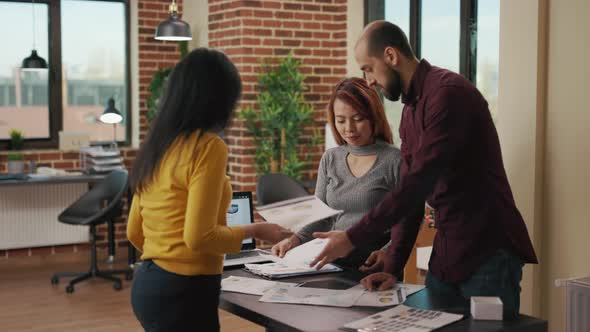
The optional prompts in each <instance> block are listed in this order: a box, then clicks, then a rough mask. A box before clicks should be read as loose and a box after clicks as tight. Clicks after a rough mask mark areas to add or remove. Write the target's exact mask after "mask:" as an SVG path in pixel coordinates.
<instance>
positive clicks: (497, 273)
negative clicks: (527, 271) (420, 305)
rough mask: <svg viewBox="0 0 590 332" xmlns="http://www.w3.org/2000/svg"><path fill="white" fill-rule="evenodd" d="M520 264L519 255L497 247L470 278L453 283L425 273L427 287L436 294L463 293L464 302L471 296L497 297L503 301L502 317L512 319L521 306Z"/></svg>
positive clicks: (521, 264) (461, 294)
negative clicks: (494, 252) (492, 254)
mask: <svg viewBox="0 0 590 332" xmlns="http://www.w3.org/2000/svg"><path fill="white" fill-rule="evenodd" d="M522 266H523V263H522V261H521V260H520V259H519V258H518V257H516V256H515V255H513V254H512V253H510V252H508V251H506V250H498V251H497V252H496V254H494V256H492V257H491V258H490V259H488V261H487V262H485V263H484V264H483V265H482V266H480V267H479V269H477V270H476V271H475V272H474V273H473V275H472V276H471V278H469V279H467V280H465V281H463V282H460V283H457V284H452V283H446V282H443V281H441V280H439V279H438V278H436V277H435V276H434V275H433V274H432V273H430V272H428V274H427V275H426V286H427V287H428V288H429V289H430V290H432V291H434V292H436V293H439V294H443V295H444V294H453V295H459V296H462V297H463V298H465V300H466V301H469V299H470V297H472V296H497V297H499V298H500V299H502V303H503V304H504V305H503V308H504V318H505V319H512V318H515V317H516V316H517V315H518V311H519V308H520V281H521V279H522ZM466 305H468V304H467V303H466Z"/></svg>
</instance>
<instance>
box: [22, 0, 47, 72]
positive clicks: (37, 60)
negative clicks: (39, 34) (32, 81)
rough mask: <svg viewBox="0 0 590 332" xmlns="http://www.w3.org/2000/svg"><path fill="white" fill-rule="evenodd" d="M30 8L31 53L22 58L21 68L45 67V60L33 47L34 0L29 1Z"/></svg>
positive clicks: (36, 68)
mask: <svg viewBox="0 0 590 332" xmlns="http://www.w3.org/2000/svg"><path fill="white" fill-rule="evenodd" d="M31 8H32V9H33V50H32V51H31V55H29V56H28V57H26V58H25V59H24V60H23V64H22V70H40V69H47V61H45V59H43V58H42V57H40V56H39V55H38V54H37V50H36V49H35V44H36V39H35V0H33V1H31Z"/></svg>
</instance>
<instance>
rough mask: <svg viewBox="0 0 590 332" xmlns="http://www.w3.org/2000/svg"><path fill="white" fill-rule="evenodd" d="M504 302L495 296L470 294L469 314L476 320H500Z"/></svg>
mask: <svg viewBox="0 0 590 332" xmlns="http://www.w3.org/2000/svg"><path fill="white" fill-rule="evenodd" d="M503 307H504V304H503V303H502V300H500V298H499V297H497V296H472V297H471V316H472V317H473V319H477V320H502V310H503Z"/></svg>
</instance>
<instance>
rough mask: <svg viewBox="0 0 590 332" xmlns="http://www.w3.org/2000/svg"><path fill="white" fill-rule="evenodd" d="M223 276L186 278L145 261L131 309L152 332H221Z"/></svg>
mask: <svg viewBox="0 0 590 332" xmlns="http://www.w3.org/2000/svg"><path fill="white" fill-rule="evenodd" d="M220 291H221V275H200V276H183V275H179V274H175V273H172V272H168V271H166V270H164V269H163V268H161V267H159V266H158V265H156V263H154V262H153V261H152V260H145V261H144V262H143V263H142V264H141V266H140V267H139V269H138V270H137V271H136V272H135V276H134V278H133V285H132V286H131V306H132V307H133V312H134V313H135V317H137V320H139V322H140V323H141V326H143V328H144V330H145V331H148V332H168V331H174V332H184V331H187V332H188V331H204V332H210V331H211V332H217V331H219V317H218V313H217V306H218V304H219V293H220Z"/></svg>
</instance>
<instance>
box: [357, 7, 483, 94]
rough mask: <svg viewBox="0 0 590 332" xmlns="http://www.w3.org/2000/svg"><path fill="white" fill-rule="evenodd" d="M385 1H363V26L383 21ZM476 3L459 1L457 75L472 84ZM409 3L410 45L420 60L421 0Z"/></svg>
mask: <svg viewBox="0 0 590 332" xmlns="http://www.w3.org/2000/svg"><path fill="white" fill-rule="evenodd" d="M385 1H387V0H365V25H366V24H368V23H371V22H373V21H376V20H384V19H385ZM477 1H478V0H461V4H460V6H461V15H460V17H459V20H460V37H459V74H461V75H463V76H464V77H465V78H467V79H468V80H470V81H471V82H472V83H473V84H475V83H476V79H477ZM409 2H410V33H409V36H408V39H409V41H410V45H411V46H412V49H413V50H414V53H415V54H416V57H417V58H418V59H420V58H421V57H422V56H421V49H420V42H421V40H420V37H421V31H420V30H421V29H420V26H421V19H422V0H409Z"/></svg>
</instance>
